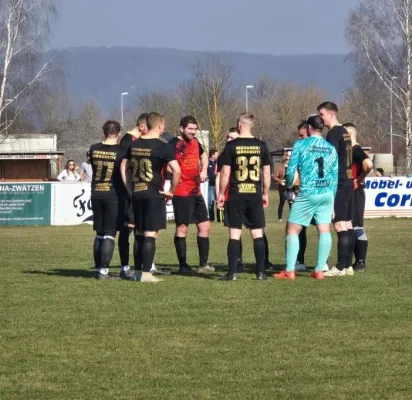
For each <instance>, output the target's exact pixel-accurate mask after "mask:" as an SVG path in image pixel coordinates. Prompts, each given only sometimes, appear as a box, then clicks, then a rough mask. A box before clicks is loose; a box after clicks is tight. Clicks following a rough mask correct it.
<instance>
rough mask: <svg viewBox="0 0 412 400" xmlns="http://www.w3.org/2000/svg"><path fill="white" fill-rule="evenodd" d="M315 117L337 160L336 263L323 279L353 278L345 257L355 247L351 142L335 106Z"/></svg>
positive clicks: (327, 106)
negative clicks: (320, 123) (327, 129)
mask: <svg viewBox="0 0 412 400" xmlns="http://www.w3.org/2000/svg"><path fill="white" fill-rule="evenodd" d="M317 110H318V114H319V116H320V117H322V118H323V120H324V122H325V126H326V127H327V128H329V132H328V134H327V136H326V140H327V141H328V142H329V143H330V144H331V145H332V146H333V147H335V149H336V152H337V153H338V159H339V175H338V189H337V192H336V197H335V204H334V214H335V216H334V219H333V223H334V228H335V231H336V232H337V235H338V262H337V265H336V267H332V268H331V269H330V270H329V271H327V272H325V276H328V277H334V276H338V277H339V276H345V275H353V268H352V264H349V263H348V254H350V252H351V249H353V248H354V246H355V235H354V232H353V226H352V218H353V180H352V142H351V139H350V135H349V133H348V132H347V131H346V129H345V128H344V127H343V126H342V125H341V124H339V122H338V106H337V105H336V104H335V103H332V102H325V103H322V104H320V105H319V106H318V109H317Z"/></svg>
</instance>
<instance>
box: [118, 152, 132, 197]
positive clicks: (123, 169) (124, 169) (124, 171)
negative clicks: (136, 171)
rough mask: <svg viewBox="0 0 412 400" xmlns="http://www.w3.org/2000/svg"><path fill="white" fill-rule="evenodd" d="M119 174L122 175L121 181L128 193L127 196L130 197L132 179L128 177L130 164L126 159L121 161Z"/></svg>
mask: <svg viewBox="0 0 412 400" xmlns="http://www.w3.org/2000/svg"><path fill="white" fill-rule="evenodd" d="M120 173H121V175H122V181H123V184H124V186H125V188H126V190H127V193H129V196H131V195H132V191H133V187H132V179H131V176H130V162H129V160H128V159H127V158H124V159H123V160H122V163H121V164H120Z"/></svg>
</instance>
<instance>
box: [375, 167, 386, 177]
mask: <svg viewBox="0 0 412 400" xmlns="http://www.w3.org/2000/svg"><path fill="white" fill-rule="evenodd" d="M376 171H379V172H380V173H381V174H382V175H383V174H384V173H385V171H384V170H383V168H376Z"/></svg>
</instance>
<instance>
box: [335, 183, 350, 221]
mask: <svg viewBox="0 0 412 400" xmlns="http://www.w3.org/2000/svg"><path fill="white" fill-rule="evenodd" d="M334 209H335V218H334V219H333V222H334V223H336V222H342V221H352V220H353V189H352V188H338V191H337V192H336V196H335V205H334Z"/></svg>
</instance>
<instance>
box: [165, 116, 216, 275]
mask: <svg viewBox="0 0 412 400" xmlns="http://www.w3.org/2000/svg"><path fill="white" fill-rule="evenodd" d="M179 130H180V136H178V137H176V138H174V139H172V140H171V141H170V142H169V143H168V145H169V146H171V147H172V148H173V151H174V152H175V157H176V160H177V161H178V162H179V166H180V169H181V171H182V175H181V179H180V182H179V185H178V186H177V189H176V192H175V195H174V196H173V199H172V204H173V212H174V218H175V223H176V232H175V238H174V242H175V248H176V254H177V258H178V260H179V271H178V273H179V274H192V273H193V270H192V269H191V268H190V267H189V265H188V264H187V261H186V236H187V231H188V227H189V225H190V224H196V226H197V246H198V249H199V269H198V271H199V272H202V273H204V272H213V271H214V268H213V267H211V266H209V265H208V263H207V262H208V257H209V233H210V222H209V218H208V214H207V208H206V204H205V200H204V198H203V196H202V194H201V191H200V183H201V182H205V180H206V178H207V167H208V161H209V160H208V157H207V154H206V153H205V152H204V150H203V147H202V146H201V144H200V143H199V141H198V140H197V139H196V137H195V136H196V132H197V130H198V124H197V121H196V119H195V118H194V117H192V116H190V115H188V116H186V117H183V118H182V119H181V121H180V128H179Z"/></svg>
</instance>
